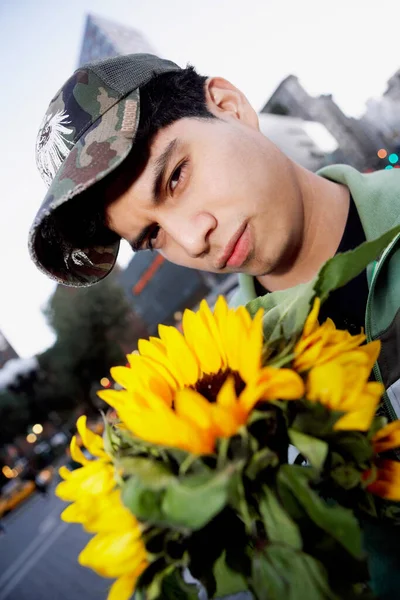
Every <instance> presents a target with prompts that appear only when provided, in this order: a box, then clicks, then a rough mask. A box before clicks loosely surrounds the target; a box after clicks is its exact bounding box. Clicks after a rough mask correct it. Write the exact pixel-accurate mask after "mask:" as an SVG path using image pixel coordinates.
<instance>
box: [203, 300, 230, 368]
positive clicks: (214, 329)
mask: <svg viewBox="0 0 400 600" xmlns="http://www.w3.org/2000/svg"><path fill="white" fill-rule="evenodd" d="M217 302H218V301H217ZM199 314H200V317H201V319H202V320H203V322H204V323H205V325H206V326H207V327H208V329H209V331H210V333H211V336H212V338H213V340H214V341H215V344H216V345H217V347H218V351H219V354H220V357H221V368H222V369H224V368H225V367H226V366H227V364H228V363H227V357H226V351H225V347H224V344H223V341H222V337H221V333H220V331H219V329H218V325H217V319H216V316H215V314H213V313H212V312H211V310H210V307H209V306H208V304H207V302H206V301H205V300H202V301H201V302H200V310H199Z"/></svg>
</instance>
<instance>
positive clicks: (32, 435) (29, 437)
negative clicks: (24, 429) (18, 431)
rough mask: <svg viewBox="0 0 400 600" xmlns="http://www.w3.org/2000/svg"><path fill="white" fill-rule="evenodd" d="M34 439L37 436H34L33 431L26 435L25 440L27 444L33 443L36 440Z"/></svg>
mask: <svg viewBox="0 0 400 600" xmlns="http://www.w3.org/2000/svg"><path fill="white" fill-rule="evenodd" d="M36 440H37V437H36V435H35V434H34V433H29V434H28V435H27V436H26V441H27V442H28V443H29V444H34V443H35V442H36Z"/></svg>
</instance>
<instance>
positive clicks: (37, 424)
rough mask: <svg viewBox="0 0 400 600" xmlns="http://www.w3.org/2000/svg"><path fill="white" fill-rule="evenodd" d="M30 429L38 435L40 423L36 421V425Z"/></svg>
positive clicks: (41, 429) (41, 428) (40, 429)
mask: <svg viewBox="0 0 400 600" xmlns="http://www.w3.org/2000/svg"><path fill="white" fill-rule="evenodd" d="M32 431H33V433H36V435H39V434H40V433H42V431H43V427H42V426H41V425H40V423H36V425H34V426H33V427H32Z"/></svg>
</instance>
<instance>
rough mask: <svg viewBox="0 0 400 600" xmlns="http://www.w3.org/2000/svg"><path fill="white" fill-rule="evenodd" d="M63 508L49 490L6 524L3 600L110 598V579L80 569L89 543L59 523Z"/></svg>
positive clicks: (0, 583)
mask: <svg viewBox="0 0 400 600" xmlns="http://www.w3.org/2000/svg"><path fill="white" fill-rule="evenodd" d="M53 488H54V486H53ZM65 506H66V504H64V503H63V502H61V500H59V499H58V498H56V497H55V496H54V493H53V489H51V490H50V492H49V494H48V496H46V497H43V496H41V495H40V494H38V493H35V494H34V495H33V496H31V497H30V498H29V499H28V500H26V501H25V502H24V503H23V504H22V505H21V506H20V507H19V508H18V509H17V510H15V511H14V512H12V513H10V514H9V515H7V516H6V517H5V518H4V519H3V524H4V527H5V529H6V534H5V535H0V600H105V599H106V597H107V590H108V588H109V586H110V584H111V583H112V580H109V579H103V578H101V577H98V576H97V575H96V574H95V573H93V571H91V570H89V569H85V568H84V567H81V566H80V565H79V564H78V562H77V556H78V554H79V552H80V551H81V549H82V548H83V547H84V546H85V544H86V543H87V541H88V540H89V539H90V538H89V536H88V535H87V534H86V533H85V532H84V531H83V530H82V528H81V527H80V526H79V525H70V524H67V523H63V522H62V521H61V520H60V513H61V512H62V510H63V509H64V507H65Z"/></svg>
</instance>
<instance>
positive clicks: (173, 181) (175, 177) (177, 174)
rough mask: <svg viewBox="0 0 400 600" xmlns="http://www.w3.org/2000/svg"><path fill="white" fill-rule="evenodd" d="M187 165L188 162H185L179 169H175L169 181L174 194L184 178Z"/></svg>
mask: <svg viewBox="0 0 400 600" xmlns="http://www.w3.org/2000/svg"><path fill="white" fill-rule="evenodd" d="M186 163H187V161H184V162H183V163H181V164H180V165H179V167H177V168H176V169H175V171H174V172H173V173H172V175H171V178H170V180H169V184H168V185H169V189H170V191H171V192H173V191H174V190H175V188H176V186H177V185H178V183H179V180H180V179H181V178H182V177H183V174H184V171H185V168H186Z"/></svg>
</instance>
